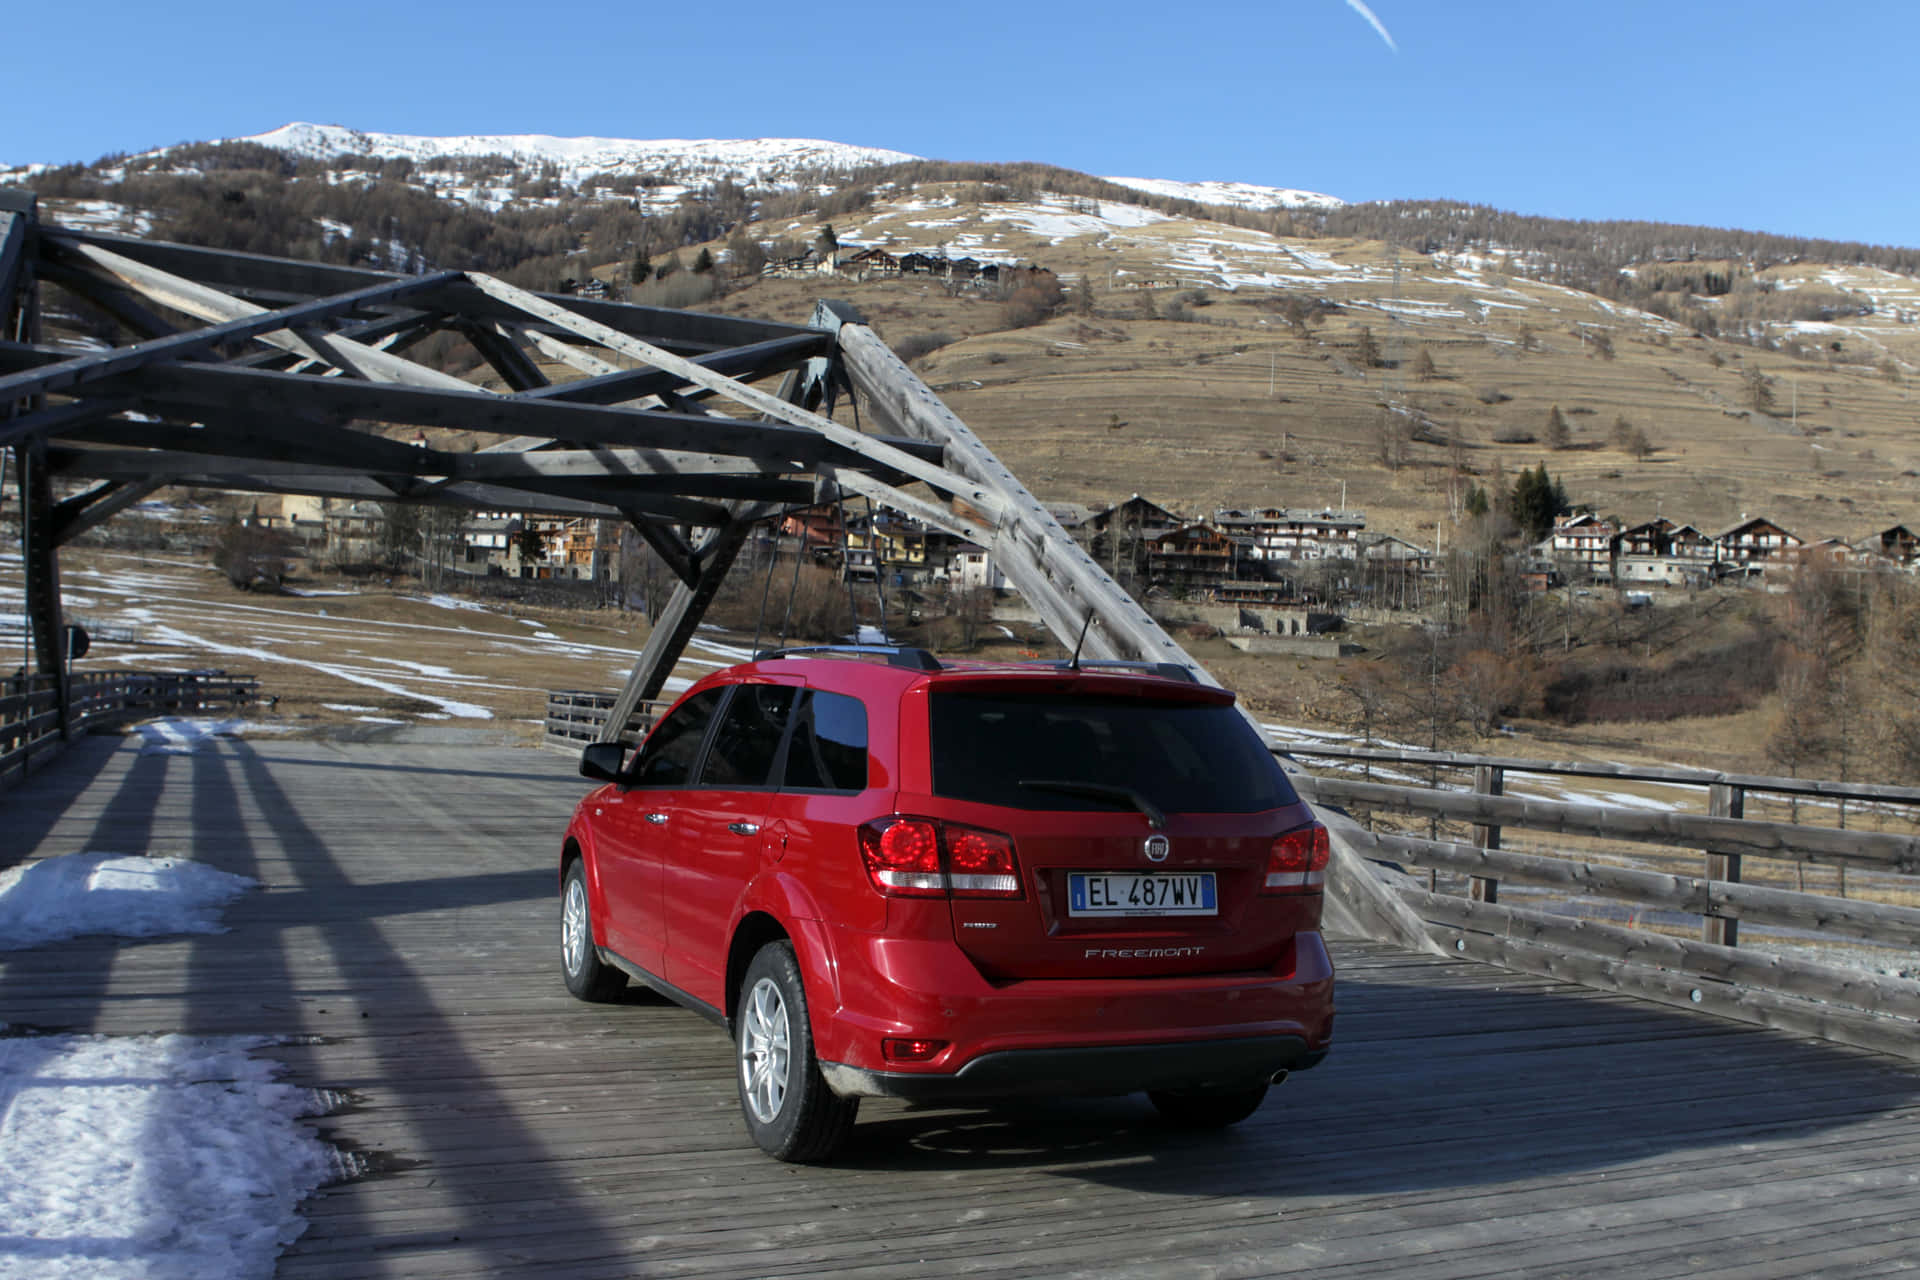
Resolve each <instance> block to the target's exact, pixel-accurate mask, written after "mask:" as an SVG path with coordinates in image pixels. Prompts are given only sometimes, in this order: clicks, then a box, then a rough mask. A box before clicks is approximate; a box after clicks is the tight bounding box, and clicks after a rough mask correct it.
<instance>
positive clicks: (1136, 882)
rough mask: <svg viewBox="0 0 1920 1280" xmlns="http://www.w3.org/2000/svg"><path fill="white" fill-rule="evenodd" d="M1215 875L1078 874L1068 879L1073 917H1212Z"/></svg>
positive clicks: (1188, 873) (1068, 910)
mask: <svg viewBox="0 0 1920 1280" xmlns="http://www.w3.org/2000/svg"><path fill="white" fill-rule="evenodd" d="M1219 911H1220V909H1219V906H1218V905H1217V903H1216V902H1215V900H1214V891H1213V872H1211V871H1189V872H1186V873H1185V874H1180V875H1137V874H1135V873H1133V872H1128V871H1108V872H1086V871H1075V872H1071V873H1069V874H1068V876H1067V914H1068V915H1070V916H1211V915H1218V914H1219Z"/></svg>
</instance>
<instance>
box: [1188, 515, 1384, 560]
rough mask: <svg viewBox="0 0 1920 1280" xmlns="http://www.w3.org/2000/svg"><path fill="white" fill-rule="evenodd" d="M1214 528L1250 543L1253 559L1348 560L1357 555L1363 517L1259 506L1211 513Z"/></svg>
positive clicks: (1364, 521)
mask: <svg viewBox="0 0 1920 1280" xmlns="http://www.w3.org/2000/svg"><path fill="white" fill-rule="evenodd" d="M1213 523H1214V525H1215V526H1216V527H1218V528H1220V529H1222V530H1224V531H1225V532H1227V533H1229V534H1232V535H1233V536H1235V537H1240V538H1245V539H1247V540H1248V542H1249V543H1250V544H1251V551H1250V555H1251V557H1252V558H1253V559H1254V560H1296V561H1297V560H1352V559H1356V558H1357V557H1358V556H1359V554H1360V535H1361V533H1363V532H1364V531H1365V530H1366V527H1367V517H1366V515H1365V513H1364V512H1359V511H1335V510H1334V509H1333V508H1331V507H1323V508H1321V509H1320V510H1318V511H1314V510H1308V509H1298V510H1296V509H1289V508H1287V507H1261V508H1258V509H1256V510H1253V511H1241V510H1238V509H1235V508H1226V509H1223V510H1220V511H1216V512H1214V516H1213Z"/></svg>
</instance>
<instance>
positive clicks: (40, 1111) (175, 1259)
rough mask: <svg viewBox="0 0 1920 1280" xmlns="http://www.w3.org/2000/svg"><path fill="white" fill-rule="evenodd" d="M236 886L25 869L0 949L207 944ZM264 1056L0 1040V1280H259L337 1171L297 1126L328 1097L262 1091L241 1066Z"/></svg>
mask: <svg viewBox="0 0 1920 1280" xmlns="http://www.w3.org/2000/svg"><path fill="white" fill-rule="evenodd" d="M254 884H255V882H254V881H252V880H250V879H248V878H247V877H245V876H236V875H230V874H228V873H226V872H224V871H220V870H218V869H216V868H213V867H209V866H206V865H205V864H203V863H197V862H190V861H187V860H186V859H182V858H144V857H137V856H128V855H119V854H110V853H78V854H66V855H63V856H60V857H54V858H47V859H43V860H41V861H39V862H35V863H32V864H30V865H28V866H25V867H16V868H13V869H12V870H9V871H7V872H4V873H0V951H7V950H15V949H19V948H24V947H34V946H45V945H49V944H53V943H58V942H60V941H63V940H65V939H69V938H73V937H78V936H82V935H87V934H99V933H111V934H115V935H118V936H121V937H153V936H159V935H165V934H179V933H213V932H220V931H221V929H222V926H221V924H220V922H219V911H220V908H221V907H222V906H224V905H225V904H226V903H228V902H230V901H231V900H232V899H234V898H235V897H237V896H239V895H240V894H242V893H244V892H246V891H247V890H248V889H250V888H252V887H254ZM273 1043H274V1042H273V1041H272V1040H270V1039H266V1038H263V1037H257V1036H222V1037H211V1038H200V1037H192V1036H183V1035H143V1036H79V1035H48V1036H41V1035H22V1034H19V1033H17V1032H13V1033H9V1032H8V1031H7V1029H6V1028H5V1027H4V1026H0V1117H3V1118H0V1235H3V1236H4V1244H3V1245H0V1277H7V1278H12V1277H19V1278H20V1280H28V1278H29V1277H31V1280H69V1278H72V1280H81V1278H83V1277H84V1278H85V1280H96V1278H97V1277H103V1276H112V1277H114V1278H115V1280H200V1278H201V1277H211V1276H218V1277H222V1278H223V1280H227V1278H231V1280H256V1278H257V1280H267V1278H268V1277H271V1276H272V1275H273V1271H274V1260H275V1258H276V1257H277V1256H278V1254H279V1252H280V1250H281V1249H282V1248H283V1247H284V1246H286V1245H287V1244H289V1243H291V1242H292V1241H293V1240H295V1239H297V1238H298V1237H299V1235H300V1233H301V1232H302V1231H304V1230H305V1229H306V1224H305V1223H304V1222H303V1221H302V1219H301V1218H300V1216H299V1214H298V1213H297V1212H296V1210H297V1208H298V1206H299V1203H300V1201H301V1200H303V1199H304V1198H305V1197H306V1196H308V1195H310V1194H311V1193H312V1192H313V1190H314V1189H315V1188H316V1187H318V1186H320V1185H321V1184H322V1183H325V1182H329V1181H333V1180H336V1179H338V1178H341V1177H345V1176H349V1175H350V1174H352V1173H353V1172H354V1171H355V1170H354V1169H353V1168H352V1167H351V1166H350V1164H349V1163H348V1162H347V1161H346V1160H345V1159H344V1158H343V1157H342V1156H341V1155H340V1154H339V1153H338V1152H336V1151H334V1150H333V1149H332V1148H331V1147H329V1146H327V1145H326V1144H325V1143H323V1142H321V1141H319V1140H318V1139H317V1138H315V1137H314V1136H313V1135H312V1134H311V1133H310V1132H308V1130H307V1129H306V1128H305V1127H304V1126H302V1125H301V1124H300V1123H299V1120H300V1118H301V1117H303V1116H309V1115H317V1114H320V1113H322V1112H324V1111H327V1110H330V1109H331V1108H332V1107H333V1106H334V1105H336V1103H337V1101H338V1099H337V1098H334V1097H332V1096H329V1095H327V1094H325V1093H321V1092H317V1091H315V1090H311V1089H301V1088H297V1087H295V1086H292V1085H287V1084H282V1083H279V1082H278V1077H279V1075H280V1074H281V1068H280V1066H279V1065H278V1064H277V1063H274V1062H271V1061H268V1060H266V1059H263V1058H260V1057H258V1056H257V1054H258V1052H259V1051H260V1050H262V1049H264V1048H267V1047H269V1046H271V1045H272V1044H273Z"/></svg>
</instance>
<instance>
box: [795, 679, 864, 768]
mask: <svg viewBox="0 0 1920 1280" xmlns="http://www.w3.org/2000/svg"><path fill="white" fill-rule="evenodd" d="M781 785H782V786H785V787H789V788H792V789H794V790H801V791H864V790H865V789H866V786H867V708H866V705H865V704H864V703H862V702H861V701H860V699H858V698H850V697H848V696H847V695H845V694H843V693H825V692H822V691H820V690H818V689H812V690H808V692H807V696H806V698H805V700H804V701H802V702H801V704H800V709H799V711H798V712H797V713H796V714H795V717H794V726H793V741H792V742H790V743H789V744H788V745H787V767H786V773H785V775H784V777H783V779H782V782H781Z"/></svg>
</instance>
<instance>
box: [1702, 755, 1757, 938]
mask: <svg viewBox="0 0 1920 1280" xmlns="http://www.w3.org/2000/svg"><path fill="white" fill-rule="evenodd" d="M1707 813H1708V814H1709V816H1711V817H1715V818H1744V817H1746V816H1747V791H1746V788H1745V787H1736V786H1733V785H1731V784H1729V783H1724V782H1716V783H1714V784H1713V785H1712V786H1710V787H1709V788H1708V789H1707ZM1706 878H1707V879H1708V880H1723V881H1726V882H1727V883H1729V884H1738V883H1739V882H1740V855H1739V854H1737V853H1715V852H1713V851H1712V850H1711V849H1709V850H1708V851H1707V865H1706ZM1700 937H1701V939H1702V940H1703V941H1706V942H1718V943H1720V944H1721V945H1723V946H1728V947H1734V946H1738V945H1740V922H1739V921H1738V920H1736V919H1732V918H1729V917H1727V916H1715V915H1709V916H1706V917H1704V918H1703V919H1702V920H1701V922H1700Z"/></svg>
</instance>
